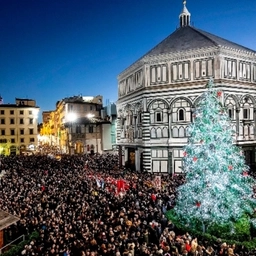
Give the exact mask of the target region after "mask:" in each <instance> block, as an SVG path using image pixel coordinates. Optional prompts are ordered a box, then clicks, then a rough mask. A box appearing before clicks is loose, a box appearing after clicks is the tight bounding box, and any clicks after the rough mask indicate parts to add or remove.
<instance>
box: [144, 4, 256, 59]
mask: <svg viewBox="0 0 256 256" xmlns="http://www.w3.org/2000/svg"><path fill="white" fill-rule="evenodd" d="M190 16H191V14H190V13H189V11H188V10H187V7H186V1H183V9H182V11H181V14H180V15H179V20H180V27H179V28H178V29H176V30H175V31H174V32H173V33H172V34H170V35H169V36H168V37H167V38H165V39H164V40H163V41H162V42H160V43H159V44H158V45H156V46H155V47H154V48H153V49H152V50H150V51H149V52H148V53H146V54H145V55H144V56H143V57H147V56H154V55H160V54H166V53H172V52H180V51H188V50H196V49H201V48H208V47H214V46H215V47H229V48H232V49H237V50H240V51H247V52H248V51H249V52H252V53H256V51H254V50H252V49H249V48H247V47H244V46H242V45H239V44H236V43H233V42H231V41H229V40H226V39H224V38H221V37H219V36H216V35H213V34H211V33H208V32H205V31H203V30H200V29H197V28H195V27H192V26H190Z"/></svg>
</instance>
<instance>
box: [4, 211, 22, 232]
mask: <svg viewBox="0 0 256 256" xmlns="http://www.w3.org/2000/svg"><path fill="white" fill-rule="evenodd" d="M19 219H20V218H18V217H16V216H14V215H12V214H9V213H8V212H5V211H2V210H0V231H1V230H3V229H5V228H7V227H9V226H11V225H12V224H14V223H16V222H17V221H19Z"/></svg>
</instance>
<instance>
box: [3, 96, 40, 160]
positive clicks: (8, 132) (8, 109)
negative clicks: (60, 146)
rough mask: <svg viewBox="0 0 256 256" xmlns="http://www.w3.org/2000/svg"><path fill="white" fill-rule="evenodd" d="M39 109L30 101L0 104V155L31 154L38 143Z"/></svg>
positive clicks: (17, 99) (33, 101)
mask: <svg viewBox="0 0 256 256" xmlns="http://www.w3.org/2000/svg"><path fill="white" fill-rule="evenodd" d="M39 110H40V109H39V107H38V106H36V101H35V100H32V99H21V98H16V99H15V104H0V155H16V154H21V153H24V152H33V151H35V150H36V148H37V143H38V138H37V136H38V129H37V127H38V113H39Z"/></svg>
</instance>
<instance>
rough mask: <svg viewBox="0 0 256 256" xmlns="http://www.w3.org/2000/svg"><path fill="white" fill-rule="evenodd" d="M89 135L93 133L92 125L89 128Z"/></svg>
mask: <svg viewBox="0 0 256 256" xmlns="http://www.w3.org/2000/svg"><path fill="white" fill-rule="evenodd" d="M89 133H93V126H92V125H90V126H89Z"/></svg>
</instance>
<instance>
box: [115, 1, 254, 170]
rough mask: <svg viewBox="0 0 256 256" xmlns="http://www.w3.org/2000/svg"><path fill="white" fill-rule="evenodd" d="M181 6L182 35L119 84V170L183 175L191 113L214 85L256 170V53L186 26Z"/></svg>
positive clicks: (125, 74)
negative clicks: (208, 87)
mask: <svg viewBox="0 0 256 256" xmlns="http://www.w3.org/2000/svg"><path fill="white" fill-rule="evenodd" d="M183 4H184V6H183V9H182V12H181V13H180V15H179V21H180V26H179V28H177V29H176V30H175V31H174V32H173V33H172V34H170V35H169V36H168V37H167V38H166V39H164V40H163V41H162V42H160V43H159V44H158V45H156V46H155V47H154V48H153V49H152V50H150V51H149V52H148V53H147V54H145V55H144V56H142V57H141V58H140V59H139V60H138V61H136V62H135V63H133V64H132V65H131V66H129V67H128V68H127V69H125V70H124V71H123V72H122V73H121V74H119V76H118V101H117V144H118V146H119V152H120V155H121V160H122V161H121V164H122V165H124V164H127V165H128V166H129V167H130V168H132V169H136V170H145V171H148V172H163V173H179V172H181V171H182V157H183V147H184V145H186V143H187V140H188V134H187V128H188V126H189V124H190V123H191V122H192V121H193V109H194V108H195V106H196V104H197V102H198V100H199V99H200V95H202V93H203V92H204V91H205V86H206V84H207V82H208V80H209V79H210V78H213V79H214V82H215V86H216V88H217V89H218V90H219V91H220V92H221V94H222V99H221V101H222V104H223V105H224V106H225V107H226V109H227V111H228V114H229V116H230V118H231V121H232V125H233V127H234V130H235V131H236V134H235V137H234V143H236V144H237V145H239V146H241V147H242V148H243V150H244V153H245V158H246V162H247V164H248V165H249V166H250V167H251V170H255V145H256V138H255V131H256V130H255V123H256V51H254V50H251V49H248V48H246V47H243V46H241V45H238V44H236V43H233V42H230V41H228V40H225V39H223V38H220V37H218V36H216V35H213V34H210V33H208V32H205V31H202V30H200V29H197V28H195V27H193V26H191V25H190V16H191V15H190V13H189V11H188V9H187V7H186V1H184V3H183Z"/></svg>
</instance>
